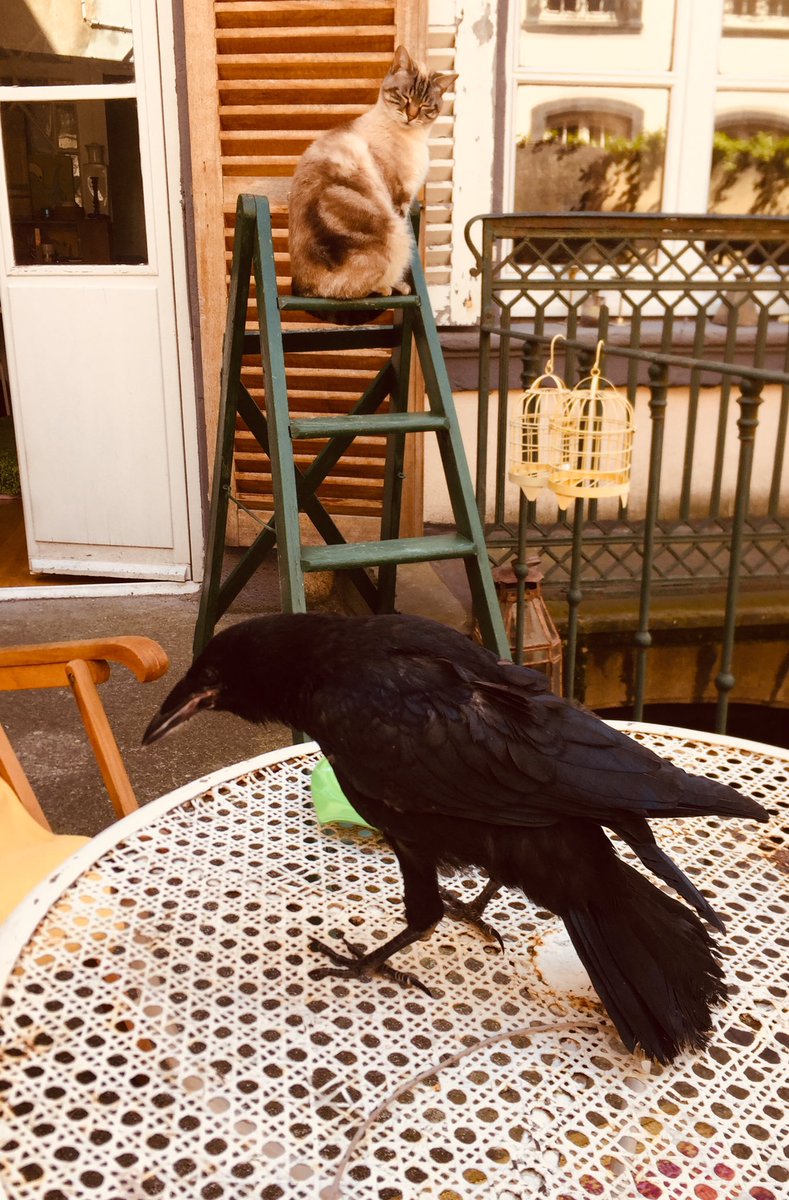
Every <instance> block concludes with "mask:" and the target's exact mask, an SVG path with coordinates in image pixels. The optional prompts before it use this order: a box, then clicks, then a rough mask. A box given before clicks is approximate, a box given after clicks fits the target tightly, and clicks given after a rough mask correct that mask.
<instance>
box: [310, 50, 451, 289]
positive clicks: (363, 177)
mask: <svg viewBox="0 0 789 1200" xmlns="http://www.w3.org/2000/svg"><path fill="white" fill-rule="evenodd" d="M456 78H457V76H456V75H454V74H438V73H437V72H435V71H427V70H426V68H425V67H423V66H422V65H421V64H420V63H417V62H414V60H413V59H412V58H411V55H410V54H409V53H408V51H407V50H406V49H405V47H404V46H398V48H397V50H396V51H395V56H394V59H393V60H392V65H391V67H390V68H389V71H388V73H387V75H386V78H385V79H384V81H383V83H382V84H381V90H380V93H379V95H378V100H377V102H376V103H375V105H374V106H373V107H372V108H371V109H369V110H368V111H367V112H365V113H362V115H361V116H360V117H357V118H356V120H355V121H350V122H349V123H347V124H344V125H339V126H337V127H336V128H335V129H329V130H327V131H326V132H325V133H322V134H321V135H320V137H318V138H316V140H315V141H314V142H313V143H312V145H311V146H309V147H308V148H307V149H306V150H305V152H304V154H303V155H302V157H301V159H300V160H299V163H298V165H297V167H296V171H295V174H294V176H293V182H292V185H291V192H290V210H289V222H288V224H289V237H290V261H291V276H292V288H293V294H294V295H299V296H328V297H332V298H334V299H340V300H349V299H358V298H360V297H362V296H368V295H370V294H371V293H372V294H377V295H381V296H391V295H392V293H393V292H399V293H402V294H406V293H407V292H408V291H409V290H410V289H409V287H408V284H407V283H406V282H405V275H406V273H407V271H408V266H409V263H410V260H411V231H410V226H409V219H408V213H409V210H410V208H411V204H412V203H413V200H414V197H415V196H416V193H417V191H418V190H419V188H420V187H421V185H422V183H423V182H424V179H425V176H426V174H427V168H428V153H429V152H428V145H427V139H428V135H429V133H430V127H431V126H432V124H433V122H434V121H435V119H436V117H437V116H438V114H439V112H440V111H441V104H442V100H443V96H444V92H446V90H447V89H448V88H449V87H451V85H452V83H453V82H454V80H455V79H456Z"/></svg>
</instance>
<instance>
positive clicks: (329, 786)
mask: <svg viewBox="0 0 789 1200" xmlns="http://www.w3.org/2000/svg"><path fill="white" fill-rule="evenodd" d="M310 791H311V792H312V803H313V804H314V806H315V812H316V815H317V817H318V820H319V821H320V823H321V825H328V824H330V823H331V822H333V821H344V822H346V823H348V824H351V825H364V826H365V828H366V829H372V828H373V826H372V825H368V824H367V822H366V821H364V820H362V818H361V817H360V816H359V814H358V812H357V811H356V809H355V808H352V807H351V805H350V804H349V803H348V800H347V799H346V797H345V795H344V794H343V791H342V788H341V787H340V785H339V783H338V782H337V776H336V775H335V774H334V771H333V770H332V766H331V763H330V762H329V760H328V759H326V758H322V759H321V760H320V762H319V763H318V765H317V767H315V769H314V771H313V772H312V775H311V776H310Z"/></svg>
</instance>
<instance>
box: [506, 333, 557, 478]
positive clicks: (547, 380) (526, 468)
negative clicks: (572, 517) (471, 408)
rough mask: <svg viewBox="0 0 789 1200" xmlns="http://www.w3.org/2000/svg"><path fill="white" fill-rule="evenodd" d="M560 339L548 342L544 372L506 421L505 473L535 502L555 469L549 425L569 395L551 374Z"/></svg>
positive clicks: (552, 373) (555, 376) (525, 393)
mask: <svg viewBox="0 0 789 1200" xmlns="http://www.w3.org/2000/svg"><path fill="white" fill-rule="evenodd" d="M560 340H563V339H562V337H561V334H557V336H556V337H555V338H553V340H552V341H551V350H550V356H549V358H548V361H547V363H546V364H545V371H544V373H543V374H542V375H540V376H538V377H537V379H535V380H534V382H533V383H532V385H531V387H530V388H529V390H528V391H527V392H524V394H523V395H522V396H521V398H520V400H519V401H518V407H517V409H516V413H515V416H514V417H512V419H511V420H510V439H509V470H508V472H507V474H508V477H509V479H510V480H511V481H512V482H513V483H516V484H517V485H518V487H519V488H521V489H522V491H523V492H524V494H525V495H526V498H527V500H536V499H537V496H538V495H539V493H540V491H541V489H542V488H544V487H545V486H546V485H547V484H548V483H549V482H550V479H551V477H552V475H553V474H554V472H555V470H556V460H555V458H553V457H552V454H551V424H552V422H553V420H554V419H555V417H556V416H557V414H558V413H559V412H561V409H562V406H563V404H564V402H565V400H566V398H567V396H568V395H569V388H568V387H567V384H566V383H564V381H563V380H562V379H560V378H559V376H558V375H555V374H554V361H553V360H554V349H555V346H556V343H557V341H560Z"/></svg>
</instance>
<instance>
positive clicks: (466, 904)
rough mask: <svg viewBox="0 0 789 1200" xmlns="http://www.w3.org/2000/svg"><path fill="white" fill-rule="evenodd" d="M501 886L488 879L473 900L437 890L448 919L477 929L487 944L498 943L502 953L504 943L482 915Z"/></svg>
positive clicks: (496, 930) (444, 889)
mask: <svg viewBox="0 0 789 1200" xmlns="http://www.w3.org/2000/svg"><path fill="white" fill-rule="evenodd" d="M501 887H502V885H501V884H500V883H498V881H497V880H495V879H489V880H488V882H487V883H486V884H485V886H484V888H483V889H482V891H481V892H480V893H479V895H478V896H475V897H474V899H473V900H469V901H465V900H460V899H459V898H458V897H457V896H456V895H455V894H454V892H448V891H447V890H446V888H439V892H440V895H441V899H442V901H443V904H444V909H445V910H446V912H447V913H448V915H449V916H450V917H454V918H455V920H456V921H465V922H466V924H468V925H473V926H474V928H475V929H478V930H479V932H480V933H481V934H482V936H483V937H484V938H485V941H487V942H498V943H499V945H500V946H501V949H502V952H503V950H504V942H503V941H502V937H501V934H500V933H499V931H498V929H494V927H493V926H492V925H490V924H488V922H487V921H483V919H482V914H483V912H484V911H485V907H486V906H487V904H488V902H489V901H490V900H492V899H493V897H494V896H495V895H497V894H498V893H499V892H500V891H501Z"/></svg>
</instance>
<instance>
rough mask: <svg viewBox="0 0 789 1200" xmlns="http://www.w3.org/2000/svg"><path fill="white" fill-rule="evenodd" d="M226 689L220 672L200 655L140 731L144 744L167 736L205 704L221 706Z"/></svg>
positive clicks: (222, 705) (210, 706) (149, 743)
mask: <svg viewBox="0 0 789 1200" xmlns="http://www.w3.org/2000/svg"><path fill="white" fill-rule="evenodd" d="M224 690H225V688H224V686H223V681H222V677H221V672H220V670H219V669H218V668H217V666H216V665H215V664H213V663H212V662H204V661H203V659H202V656H201V657H200V658H198V659H197V661H196V662H195V663H193V664H192V666H191V667H190V668H189V670H188V671H187V673H186V675H184V677H183V679H181V680H179V682H178V683H177V684H176V685H175V687H174V688H173V690H172V691H171V692H170V694H169V695H168V696H167V698H166V699H165V700H164V702H163V703H162V705H161V707H160V708H159V711H158V712H157V713H156V715H155V717H154V718H153V720H152V721H151V723H150V724H149V726H148V728H147V729H146V730H145V733H144V734H143V735H142V744H143V746H150V745H151V744H152V743H153V742H158V741H159V740H160V738H163V737H167V735H168V733H172V731H173V730H174V729H177V728H178V726H179V725H183V723H184V721H188V720H189V718H190V717H193V716H194V715H195V713H196V712H200V710H201V709H204V708H223V707H225V705H224V704H223V703H222V695H223V691H224Z"/></svg>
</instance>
